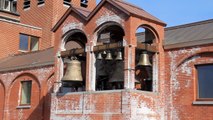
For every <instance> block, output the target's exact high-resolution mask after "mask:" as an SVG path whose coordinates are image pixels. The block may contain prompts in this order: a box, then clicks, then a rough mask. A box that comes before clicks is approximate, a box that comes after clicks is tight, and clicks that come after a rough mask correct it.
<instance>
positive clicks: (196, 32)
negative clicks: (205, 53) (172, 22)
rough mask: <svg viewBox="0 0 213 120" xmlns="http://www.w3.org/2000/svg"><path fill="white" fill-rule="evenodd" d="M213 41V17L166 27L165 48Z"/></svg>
mask: <svg viewBox="0 0 213 120" xmlns="http://www.w3.org/2000/svg"><path fill="white" fill-rule="evenodd" d="M209 43H213V19H210V20H206V21H200V22H195V23H190V24H185V25H179V26H175V27H168V28H166V29H165V40H164V47H165V49H170V48H179V47H188V46H194V45H203V44H209Z"/></svg>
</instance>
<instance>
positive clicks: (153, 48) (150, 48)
mask: <svg viewBox="0 0 213 120" xmlns="http://www.w3.org/2000/svg"><path fill="white" fill-rule="evenodd" d="M157 48H158V44H155V45H149V44H144V43H137V47H136V49H140V50H146V51H149V52H158V49H157Z"/></svg>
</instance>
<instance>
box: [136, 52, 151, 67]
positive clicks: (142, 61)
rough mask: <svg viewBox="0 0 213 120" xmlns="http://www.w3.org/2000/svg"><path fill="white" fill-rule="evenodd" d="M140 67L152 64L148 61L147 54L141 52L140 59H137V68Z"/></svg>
mask: <svg viewBox="0 0 213 120" xmlns="http://www.w3.org/2000/svg"><path fill="white" fill-rule="evenodd" d="M140 65H141V66H152V64H151V63H150V61H149V55H148V53H147V52H143V53H142V54H141V55H140V59H139V62H138V64H137V66H140Z"/></svg>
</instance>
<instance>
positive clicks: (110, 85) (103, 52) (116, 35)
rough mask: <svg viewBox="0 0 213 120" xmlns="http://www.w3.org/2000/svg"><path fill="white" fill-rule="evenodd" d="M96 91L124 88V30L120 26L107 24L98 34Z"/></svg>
mask: <svg viewBox="0 0 213 120" xmlns="http://www.w3.org/2000/svg"><path fill="white" fill-rule="evenodd" d="M97 35H98V40H97V46H95V47H94V50H96V51H95V54H96V64H95V66H96V90H112V89H123V88H124V61H123V56H124V49H123V46H122V42H123V37H124V30H123V28H122V27H121V26H120V25H118V24H113V23H106V24H104V25H103V26H101V29H100V30H99V31H98V32H97Z"/></svg>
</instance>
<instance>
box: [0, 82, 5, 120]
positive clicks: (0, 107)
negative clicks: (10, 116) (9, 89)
mask: <svg viewBox="0 0 213 120" xmlns="http://www.w3.org/2000/svg"><path fill="white" fill-rule="evenodd" d="M0 96H1V99H0V119H3V116H4V106H5V86H4V84H3V82H2V81H1V80H0Z"/></svg>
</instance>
